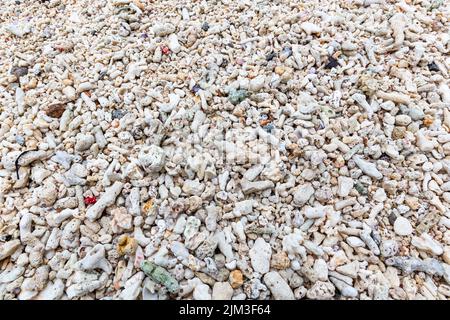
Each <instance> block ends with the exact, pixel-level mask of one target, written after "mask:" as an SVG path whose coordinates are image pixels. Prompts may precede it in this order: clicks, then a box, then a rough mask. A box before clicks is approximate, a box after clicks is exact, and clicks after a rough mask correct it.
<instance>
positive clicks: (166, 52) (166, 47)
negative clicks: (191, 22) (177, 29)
mask: <svg viewBox="0 0 450 320" xmlns="http://www.w3.org/2000/svg"><path fill="white" fill-rule="evenodd" d="M161 51H162V53H163V54H165V55H168V54H169V53H170V49H169V47H168V46H162V47H161Z"/></svg>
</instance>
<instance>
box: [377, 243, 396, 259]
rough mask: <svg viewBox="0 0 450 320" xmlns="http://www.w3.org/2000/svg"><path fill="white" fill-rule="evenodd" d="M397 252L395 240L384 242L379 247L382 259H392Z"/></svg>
mask: <svg viewBox="0 0 450 320" xmlns="http://www.w3.org/2000/svg"><path fill="white" fill-rule="evenodd" d="M397 252H398V244H397V241H395V240H384V241H382V242H381V245H380V253H381V256H382V257H385V258H389V257H393V256H395V255H396V254H397Z"/></svg>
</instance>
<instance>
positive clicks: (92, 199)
mask: <svg viewBox="0 0 450 320" xmlns="http://www.w3.org/2000/svg"><path fill="white" fill-rule="evenodd" d="M96 202H97V198H96V197H86V198H84V203H85V204H94V203H96Z"/></svg>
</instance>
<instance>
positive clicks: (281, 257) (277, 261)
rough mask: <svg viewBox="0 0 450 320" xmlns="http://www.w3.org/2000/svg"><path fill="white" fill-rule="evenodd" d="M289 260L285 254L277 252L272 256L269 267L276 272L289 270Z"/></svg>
mask: <svg viewBox="0 0 450 320" xmlns="http://www.w3.org/2000/svg"><path fill="white" fill-rule="evenodd" d="M290 265H291V260H289V258H288V256H287V254H286V253H285V252H284V251H280V252H277V253H275V254H273V255H272V260H271V262H270V266H271V267H272V268H275V269H278V270H284V269H287V268H289V266H290Z"/></svg>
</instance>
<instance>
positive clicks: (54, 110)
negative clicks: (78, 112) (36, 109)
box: [45, 103, 66, 118]
mask: <svg viewBox="0 0 450 320" xmlns="http://www.w3.org/2000/svg"><path fill="white" fill-rule="evenodd" d="M64 111H66V106H65V105H64V104H62V103H55V104H51V105H49V106H48V107H47V108H46V110H45V114H46V115H48V116H49V117H52V118H61V116H62V115H63V113H64Z"/></svg>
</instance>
